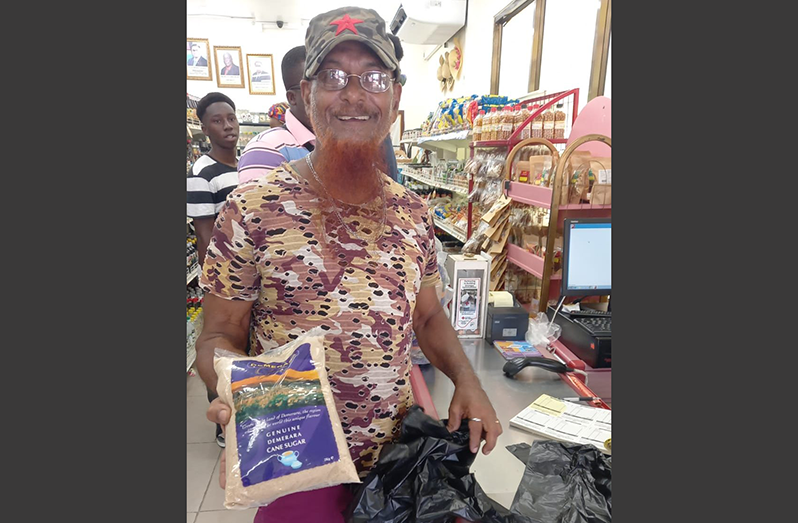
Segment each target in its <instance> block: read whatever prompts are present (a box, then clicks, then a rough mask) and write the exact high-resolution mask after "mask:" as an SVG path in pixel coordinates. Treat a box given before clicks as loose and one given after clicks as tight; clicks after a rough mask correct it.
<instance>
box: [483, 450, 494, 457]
mask: <svg viewBox="0 0 798 523" xmlns="http://www.w3.org/2000/svg"><path fill="white" fill-rule="evenodd" d="M491 452H493V451H492V450H488V451H487V452H485V455H486V456H487V455H489V454H490V453H491Z"/></svg>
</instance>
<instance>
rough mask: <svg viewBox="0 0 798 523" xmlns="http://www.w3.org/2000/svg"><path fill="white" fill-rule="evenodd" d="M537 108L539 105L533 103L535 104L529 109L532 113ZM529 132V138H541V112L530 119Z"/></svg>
mask: <svg viewBox="0 0 798 523" xmlns="http://www.w3.org/2000/svg"><path fill="white" fill-rule="evenodd" d="M538 109H540V105H538V104H535V105H533V106H532V108H531V109H530V110H531V112H533V113H534V112H535V111H537V110H538ZM531 132H532V136H531V138H543V115H542V114H539V115H537V116H536V117H535V119H534V120H532V129H531Z"/></svg>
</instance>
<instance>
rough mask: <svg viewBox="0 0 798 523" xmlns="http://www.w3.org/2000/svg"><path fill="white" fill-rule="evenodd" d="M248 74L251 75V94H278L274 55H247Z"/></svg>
mask: <svg viewBox="0 0 798 523" xmlns="http://www.w3.org/2000/svg"><path fill="white" fill-rule="evenodd" d="M247 73H249V94H276V93H275V90H274V59H273V57H272V55H270V54H249V53H247Z"/></svg>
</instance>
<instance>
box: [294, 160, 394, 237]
mask: <svg viewBox="0 0 798 523" xmlns="http://www.w3.org/2000/svg"><path fill="white" fill-rule="evenodd" d="M305 162H306V163H307V164H308V167H309V168H310V172H311V173H312V174H313V178H315V179H316V182H317V183H318V184H319V185H320V186H321V188H322V190H323V191H324V194H326V195H327V198H329V199H330V202H331V203H332V207H333V211H335V215H336V216H337V217H338V220H339V221H340V222H341V225H343V226H344V229H346V232H347V233H349V235H350V236H354V237H355V238H357V239H358V240H361V241H364V242H370V241H377V240H379V239H380V238H381V237H382V235H383V233H384V232H385V220H386V217H387V215H388V209H387V206H388V201H387V200H386V199H385V184H384V183H382V180H380V188H381V189H382V203H383V205H382V220H381V221H380V228H379V229H378V230H377V234H376V236H375V237H374V238H370V237H367V238H363V237H362V236H360V235H359V234H357V233H356V232H355V231H353V230H352V229H350V228H349V226H348V225H347V224H346V222H345V221H344V218H343V216H341V213H340V211H339V210H338V206H337V205H336V204H335V198H333V197H332V196H331V195H330V193H329V191H327V187H325V186H324V183H322V181H321V179H320V178H319V174H318V173H317V172H316V169H315V168H314V167H313V161H311V159H310V155H309V154H308V155H307V156H305Z"/></svg>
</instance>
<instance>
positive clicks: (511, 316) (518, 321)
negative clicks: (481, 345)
mask: <svg viewBox="0 0 798 523" xmlns="http://www.w3.org/2000/svg"><path fill="white" fill-rule="evenodd" d="M528 327H529V313H528V312H527V310H526V309H525V308H523V307H521V305H519V303H518V301H517V300H516V299H515V298H513V306H512V307H494V306H493V304H492V303H489V304H488V314H487V325H486V329H485V330H486V332H485V340H486V341H488V342H489V343H493V342H494V341H505V340H508V341H509V340H516V341H517V340H523V339H525V337H526V330H527V328H528Z"/></svg>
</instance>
